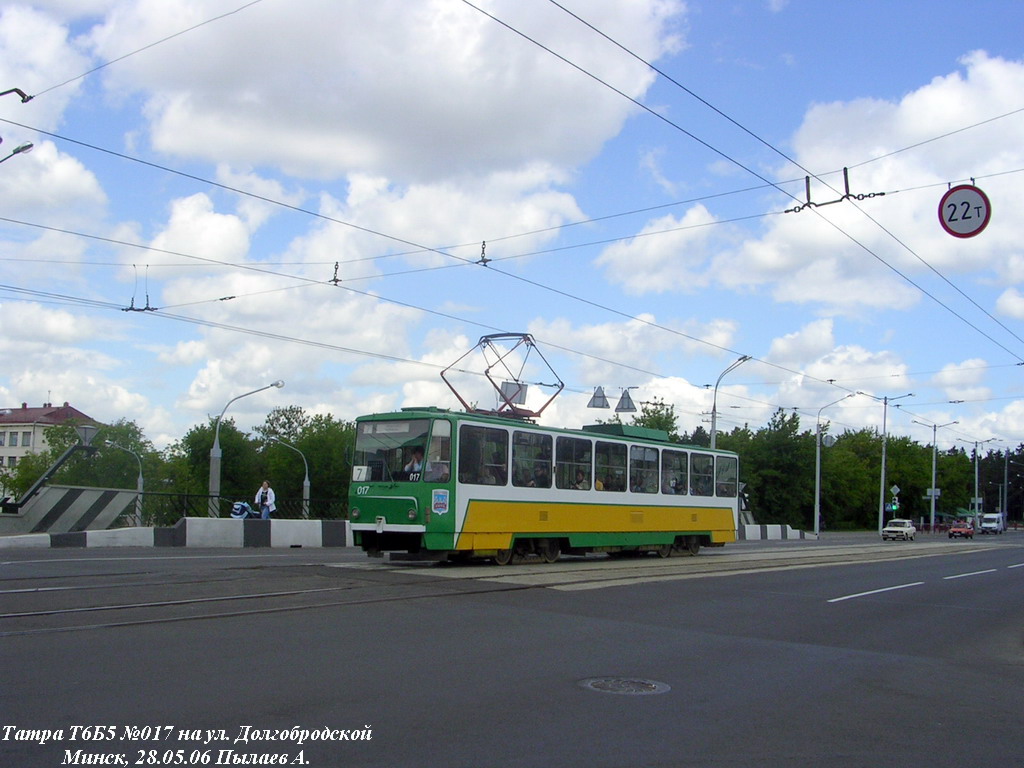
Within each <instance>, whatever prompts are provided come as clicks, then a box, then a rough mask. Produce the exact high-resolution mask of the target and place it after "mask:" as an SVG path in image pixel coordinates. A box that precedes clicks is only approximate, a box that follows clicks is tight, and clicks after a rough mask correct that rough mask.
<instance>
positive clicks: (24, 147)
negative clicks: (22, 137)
mask: <svg viewBox="0 0 1024 768" xmlns="http://www.w3.org/2000/svg"><path fill="white" fill-rule="evenodd" d="M34 146H35V144H33V143H32V142H31V141H24V142H22V143H21V144H19V145H18V146H16V147H15V148H14V149H13V150H11V153H10V154H9V155H7V156H6V157H2V158H0V163H2V162H4V161H5V160H10V159H11V158H12V157H14V156H15V155H24V154H25V153H26V152H31V151H32V147H34Z"/></svg>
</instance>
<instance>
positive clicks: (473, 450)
mask: <svg viewBox="0 0 1024 768" xmlns="http://www.w3.org/2000/svg"><path fill="white" fill-rule="evenodd" d="M459 482H460V483H473V484H475V485H508V432H506V431H505V430H504V429H495V428H492V427H475V426H472V425H470V424H463V425H462V426H461V427H460V428H459Z"/></svg>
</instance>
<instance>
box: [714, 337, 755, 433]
mask: <svg viewBox="0 0 1024 768" xmlns="http://www.w3.org/2000/svg"><path fill="white" fill-rule="evenodd" d="M749 359H750V355H743V357H741V358H740V359H739V360H737V361H736V362H734V363H733V364H732V365H730V366H729V367H728V368H726V369H725V370H724V371H722V372H721V373H720V374H719V375H718V381H716V382H715V392H714V395H713V396H712V398H711V447H712V448H714V447H715V446H716V445H717V444H718V385H719V384H721V383H722V379H723V378H724V377H725V374H727V373H729V371H732V370H735V369H736V368H739V367H740V366H741V365H743V364H744V363H745V362H747V360H749Z"/></svg>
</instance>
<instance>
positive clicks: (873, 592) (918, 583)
mask: <svg viewBox="0 0 1024 768" xmlns="http://www.w3.org/2000/svg"><path fill="white" fill-rule="evenodd" d="M922 584H924V582H923V581H915V582H912V583H910V584H900V585H898V586H895V587H882V589H872V590H871V591H870V592H858V593H857V594H855V595H843V596H842V597H833V598H832V599H831V600H827V601H826V602H829V603H841V602H842V601H843V600H853V599H855V598H858V597H868V596H870V595H877V594H879V593H881V592H892V591H893V590H894V589H906V588H907V587H919V586H921V585H922Z"/></svg>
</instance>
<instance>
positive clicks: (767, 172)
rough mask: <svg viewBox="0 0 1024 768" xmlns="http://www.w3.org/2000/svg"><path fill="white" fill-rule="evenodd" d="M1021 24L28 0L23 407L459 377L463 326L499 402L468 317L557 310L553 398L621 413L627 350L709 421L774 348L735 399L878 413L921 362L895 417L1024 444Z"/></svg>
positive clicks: (361, 393)
mask: <svg viewBox="0 0 1024 768" xmlns="http://www.w3.org/2000/svg"><path fill="white" fill-rule="evenodd" d="M1021 29H1024V6H1022V5H1021V4H1020V3H1019V2H1016V0H982V1H981V2H978V3H973V4H970V5H969V6H964V4H963V3H954V2H948V1H947V0H929V1H928V2H923V1H922V2H917V1H916V0H907V2H901V3H890V2H883V1H882V0H864V2H859V3H838V4H837V3H832V2H822V1H821V0H818V1H817V2H812V1H811V0H788V1H786V0H772V1H769V0H735V1H733V2H730V1H729V0H723V1H719V0H714V1H712V0H686V1H685V2H684V1H683V0H631V2H622V0H588V1H587V2H583V0H559V2H554V1H553V0H473V2H468V1H467V0H416V1H415V2H413V1H412V0H373V1H372V2H371V1H370V0H287V2H286V0H255V1H248V2H247V1H246V0H74V1H72V0H49V1H46V0H40V1H39V2H26V3H17V2H14V3H5V4H4V5H3V6H2V7H0V91H5V90H8V89H14V88H17V89H20V90H21V91H23V92H24V93H26V94H28V95H31V96H33V98H32V99H31V100H29V101H27V102H23V101H22V99H21V98H20V97H19V95H18V94H17V93H16V92H12V93H7V94H6V95H4V96H2V97H0V137H2V139H3V141H2V143H0V157H2V158H5V159H4V160H2V161H0V163H2V165H0V276H2V277H0V331H2V332H0V348H2V353H0V357H2V359H3V360H4V363H5V365H4V366H3V370H2V371H0V406H3V407H12V406H19V405H20V404H21V403H23V402H27V403H28V404H30V405H41V404H43V403H44V402H55V403H60V402H64V401H68V402H70V403H71V404H72V405H74V406H76V407H77V408H79V409H80V410H82V411H84V412H85V413H87V414H89V415H90V416H92V417H94V418H96V419H98V420H101V421H107V422H110V421H115V420H117V419H121V418H125V419H130V420H133V421H135V422H136V423H138V424H139V425H140V426H141V427H142V428H143V430H144V432H145V434H146V435H147V436H148V437H149V438H150V439H151V440H153V442H154V443H155V444H156V445H157V446H158V447H164V446H166V445H168V444H169V443H171V442H173V441H174V440H176V439H179V438H180V437H182V436H183V435H184V433H185V432H186V431H187V430H188V429H189V428H191V427H192V426H194V425H196V424H201V423H205V422H206V421H207V419H209V418H210V417H213V416H216V415H217V414H219V413H220V412H221V410H222V409H223V408H224V406H225V404H227V403H228V402H229V401H230V400H231V399H232V398H235V397H236V396H238V395H241V394H244V393H247V392H250V391H252V390H256V389H258V388H261V387H264V386H266V385H267V384H269V383H270V382H272V381H274V380H277V379H281V380H284V381H285V386H284V388H281V389H269V390H265V391H263V392H259V393H257V394H254V395H252V396H247V397H245V398H244V399H241V400H239V401H238V402H236V403H234V404H233V405H232V406H231V410H230V412H229V414H228V415H229V416H231V417H233V418H234V419H235V422H236V424H237V425H238V426H239V427H240V428H242V429H245V430H249V429H251V428H252V427H253V426H255V425H258V424H261V423H262V422H263V420H264V419H265V417H266V414H267V413H268V411H269V410H270V409H272V408H274V407H279V406H288V405H298V406H300V407H302V408H304V409H305V410H306V411H307V412H310V413H331V414H333V415H335V416H336V417H339V418H344V419H351V418H355V417H356V416H358V415H360V414H363V413H369V412H375V411H384V410H392V409H396V408H399V407H404V406H411V405H437V406H441V407H453V408H458V407H461V406H460V402H459V399H458V398H457V397H456V395H455V394H454V393H453V392H452V390H451V389H450V388H449V386H448V385H447V384H446V383H445V381H444V380H443V379H442V378H441V376H440V373H441V371H442V370H444V369H445V368H446V367H448V366H450V365H452V364H453V363H455V362H456V361H460V362H459V365H458V366H457V367H456V369H455V370H453V371H452V372H451V374H450V379H451V380H452V381H453V382H454V383H455V386H456V388H457V390H458V391H459V394H460V396H461V397H462V398H463V399H465V400H466V401H468V402H470V403H474V404H478V405H480V406H482V407H493V406H494V405H495V402H494V400H495V399H494V396H493V393H492V391H491V389H490V385H489V384H488V383H487V380H486V379H485V378H483V377H481V376H480V375H479V373H480V372H482V370H483V368H484V367H485V366H486V365H487V364H488V363H489V362H490V361H489V360H488V359H487V358H485V357H483V356H482V355H479V354H478V353H475V352H471V350H473V348H474V347H475V345H476V344H477V341H478V340H479V339H480V337H481V336H484V335H488V334H495V333H529V334H531V335H532V337H533V339H534V340H535V341H536V348H535V350H534V353H531V354H532V356H528V357H527V358H526V359H525V360H524V361H522V366H521V368H519V369H517V370H516V373H517V375H519V376H520V377H521V378H522V379H523V380H525V381H529V382H530V383H531V387H530V392H529V400H528V403H529V404H530V405H532V406H535V407H536V406H539V405H540V404H542V403H544V402H546V401H547V399H548V397H549V396H550V394H551V392H550V387H545V386H542V385H545V384H551V383H555V382H556V381H559V380H560V381H562V382H564V384H565V389H564V390H563V392H562V393H561V395H559V397H557V398H556V399H555V400H554V401H552V403H551V404H550V406H548V407H547V408H546V409H545V410H544V412H543V415H542V417H541V418H542V421H544V422H545V423H549V424H553V425H560V426H569V427H578V426H580V425H582V424H585V423H592V422H593V421H595V420H597V419H606V418H608V417H609V415H610V412H609V411H599V410H593V409H588V408H587V402H588V400H589V399H590V396H591V394H592V393H593V390H594V388H595V387H597V386H601V387H604V389H605V390H606V391H607V392H608V394H609V397H610V398H611V400H612V403H613V404H614V403H615V401H616V399H617V397H618V394H619V393H620V392H621V391H622V389H623V388H627V387H629V388H635V389H631V390H630V393H631V395H632V397H633V399H634V400H635V401H639V402H643V401H654V400H664V401H665V402H667V403H670V404H672V405H674V406H675V409H676V413H677V415H678V416H679V421H680V427H681V428H682V429H684V430H686V431H690V430H692V429H694V428H695V427H696V426H698V425H704V427H705V428H706V429H707V428H709V426H710V425H709V411H710V410H711V406H712V393H713V385H714V383H715V382H716V380H717V379H718V377H719V376H720V375H721V374H722V372H723V371H724V370H725V369H726V368H727V367H729V366H730V365H731V364H732V363H733V362H734V361H735V360H737V359H738V358H739V357H740V356H744V355H749V356H750V357H751V359H750V360H749V361H747V362H745V363H744V364H743V365H742V366H740V367H738V368H736V369H734V370H733V371H731V372H730V373H728V375H727V376H725V377H724V378H723V379H722V381H721V385H720V387H719V390H718V401H717V407H718V413H719V418H718V425H719V428H721V429H725V430H729V429H731V428H733V427H734V426H738V425H743V424H749V425H750V426H751V428H754V429H756V428H758V427H760V426H762V425H764V424H765V423H766V422H767V419H768V418H769V417H770V416H771V414H772V413H774V412H775V411H776V410H777V409H779V408H784V409H787V411H791V410H796V412H798V413H799V414H800V417H801V421H802V423H803V424H804V425H805V427H807V428H811V429H813V426H814V422H815V419H816V417H817V415H818V413H819V410H820V409H822V408H823V407H825V406H828V409H827V410H826V411H824V416H825V417H826V418H828V419H829V420H831V422H832V425H833V426H832V429H833V431H836V430H839V431H841V430H843V429H859V428H862V427H873V428H881V425H882V420H883V406H882V405H881V403H880V399H881V398H884V397H889V398H892V399H893V403H892V404H891V405H890V407H889V408H888V412H887V426H888V428H889V429H891V430H892V431H893V432H894V433H898V434H906V435H910V436H911V437H914V438H915V439H917V440H920V441H921V442H930V441H931V438H932V429H931V427H930V426H929V425H931V424H947V423H949V422H954V421H955V422H957V423H956V424H953V425H951V426H948V427H943V428H942V429H941V430H940V431H939V444H940V446H942V447H948V446H949V445H953V444H960V445H964V444H965V443H971V442H973V441H981V440H987V439H989V438H997V440H996V441H995V443H994V444H993V447H996V446H998V445H1005V446H1012V447H1015V446H1016V445H1017V444H1018V443H1021V442H1024V381H1022V374H1024V371H1022V370H1021V366H1022V365H1024V322H1022V321H1024V245H1022V244H1024V219H1022V218H1021V217H1020V216H1017V215H1016V210H1015V209H1016V207H1017V206H1018V204H1019V201H1020V199H1021V197H1022V192H1024V42H1022V38H1021V35H1020V31H1021ZM26 141H28V142H32V143H33V145H34V147H33V149H32V151H31V152H28V153H17V154H13V155H12V154H11V153H12V152H13V150H14V149H15V148H16V147H18V146H19V145H20V144H22V143H23V142H26ZM844 168H845V169H847V173H846V176H845V178H844V173H843V169H844ZM962 184H973V185H976V186H977V187H979V188H980V189H982V190H983V191H984V192H985V194H986V195H987V197H988V199H989V201H990V204H991V219H990V222H989V224H988V226H987V227H986V228H985V230H984V231H983V232H981V233H980V234H978V235H976V236H974V237H969V238H961V237H953V236H951V235H950V234H948V233H947V232H946V231H945V229H944V228H943V227H942V226H941V224H940V220H939V212H940V201H941V200H942V198H943V196H944V195H945V194H946V192H947V191H948V190H949V189H950V188H951V187H956V186H959V185H962ZM847 185H848V187H847ZM847 190H848V193H849V194H847ZM808 191H809V195H810V197H809V198H808ZM808 202H810V203H812V204H810V205H808ZM467 353H469V354H468V355H467ZM510 359H516V358H514V356H513V357H510ZM548 367H550V369H551V371H548ZM858 392H859V393H863V394H853V393H858ZM909 393H913V394H914V396H913V397H902V396H904V395H907V394H909ZM848 395H849V396H848ZM897 398H898V400H897ZM837 401H838V402H837ZM897 403H898V405H899V408H895V407H893V405H895V404H897ZM917 422H924V423H923V424H922V423H917Z"/></svg>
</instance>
